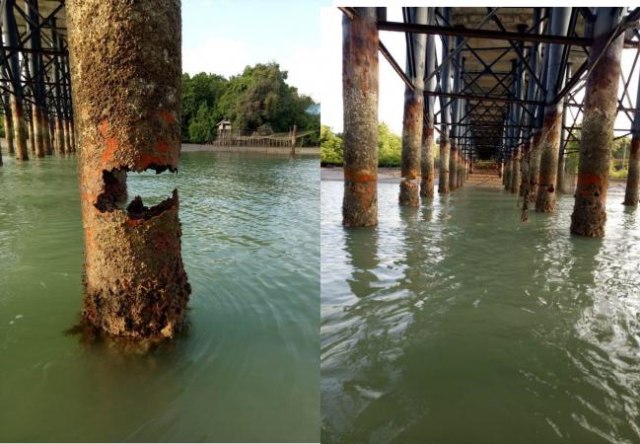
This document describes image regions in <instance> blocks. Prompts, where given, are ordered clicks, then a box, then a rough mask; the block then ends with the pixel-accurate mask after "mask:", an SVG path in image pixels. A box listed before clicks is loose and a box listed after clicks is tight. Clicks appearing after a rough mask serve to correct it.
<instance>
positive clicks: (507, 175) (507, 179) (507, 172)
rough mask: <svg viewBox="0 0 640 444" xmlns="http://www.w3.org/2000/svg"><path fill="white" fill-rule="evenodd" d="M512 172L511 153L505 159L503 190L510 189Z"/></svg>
mask: <svg viewBox="0 0 640 444" xmlns="http://www.w3.org/2000/svg"><path fill="white" fill-rule="evenodd" d="M512 172H513V155H512V154H511V153H509V154H507V158H506V159H505V165H504V189H505V190H510V189H511V174H512Z"/></svg>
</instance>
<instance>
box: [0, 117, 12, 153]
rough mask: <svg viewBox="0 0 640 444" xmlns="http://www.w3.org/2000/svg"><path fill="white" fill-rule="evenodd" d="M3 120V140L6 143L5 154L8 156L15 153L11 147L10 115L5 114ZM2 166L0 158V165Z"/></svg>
mask: <svg viewBox="0 0 640 444" xmlns="http://www.w3.org/2000/svg"><path fill="white" fill-rule="evenodd" d="M3 119H4V138H5V140H6V141H7V154H9V155H10V156H11V155H13V153H14V152H15V148H14V146H13V137H14V135H13V122H12V121H11V114H10V113H8V112H5V113H4V115H3ZM1 164H2V156H0V165H1Z"/></svg>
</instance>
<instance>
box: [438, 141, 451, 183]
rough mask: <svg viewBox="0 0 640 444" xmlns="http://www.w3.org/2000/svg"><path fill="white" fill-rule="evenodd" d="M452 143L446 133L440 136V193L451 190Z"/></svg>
mask: <svg viewBox="0 0 640 444" xmlns="http://www.w3.org/2000/svg"><path fill="white" fill-rule="evenodd" d="M450 150H451V144H450V142H449V139H448V138H446V137H445V136H444V135H442V136H441V137H440V171H439V174H438V176H439V177H438V193H441V194H447V193H448V192H449V152H450Z"/></svg>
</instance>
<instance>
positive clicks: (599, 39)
mask: <svg viewBox="0 0 640 444" xmlns="http://www.w3.org/2000/svg"><path fill="white" fill-rule="evenodd" d="M621 13H622V8H598V10H597V16H596V22H595V25H594V41H593V45H592V46H591V50H590V51H589V64H590V66H593V68H592V70H591V75H590V76H589V77H588V78H587V85H586V91H585V96H584V117H583V119H582V135H581V137H580V163H579V166H578V186H577V188H576V194H575V204H574V207H573V214H572V215H571V233H574V234H579V235H582V236H588V237H602V236H604V225H605V222H606V219H607V213H606V207H605V206H606V202H607V188H608V186H609V162H610V157H611V144H612V142H613V128H614V126H613V124H614V121H615V118H616V111H617V106H618V100H617V97H618V80H619V79H620V59H621V57H622V46H623V43H624V33H622V34H620V35H619V36H618V37H617V38H616V39H614V40H613V41H612V42H611V43H610V44H609V45H608V46H607V42H608V40H609V36H610V33H611V31H612V29H614V27H615V26H616V25H617V24H618V23H619V21H620V16H621ZM598 58H600V61H599V62H598V63H597V64H595V66H594V65H593V64H594V62H595V61H596V60H597V59H598Z"/></svg>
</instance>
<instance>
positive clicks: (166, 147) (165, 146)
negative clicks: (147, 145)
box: [154, 140, 171, 154]
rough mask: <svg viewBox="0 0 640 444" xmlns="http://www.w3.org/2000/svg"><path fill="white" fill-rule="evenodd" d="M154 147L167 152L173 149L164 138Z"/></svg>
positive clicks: (164, 152) (158, 150)
mask: <svg viewBox="0 0 640 444" xmlns="http://www.w3.org/2000/svg"><path fill="white" fill-rule="evenodd" d="M154 149H155V150H156V151H157V152H159V153H163V154H166V153H168V152H169V151H170V150H171V147H170V146H169V144H168V143H167V142H165V141H163V140H159V141H158V142H157V143H156V145H155V146H154Z"/></svg>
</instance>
